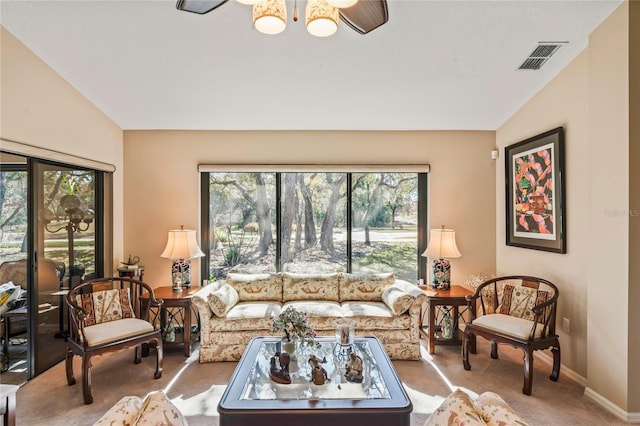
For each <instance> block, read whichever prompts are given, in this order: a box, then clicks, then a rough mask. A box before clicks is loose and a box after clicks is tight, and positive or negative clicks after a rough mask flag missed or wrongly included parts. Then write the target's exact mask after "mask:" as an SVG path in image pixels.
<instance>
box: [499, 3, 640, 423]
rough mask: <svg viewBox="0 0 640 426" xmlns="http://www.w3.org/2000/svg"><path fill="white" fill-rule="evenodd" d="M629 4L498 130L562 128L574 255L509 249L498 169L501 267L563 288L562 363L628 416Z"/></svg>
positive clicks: (522, 134)
mask: <svg viewBox="0 0 640 426" xmlns="http://www.w3.org/2000/svg"><path fill="white" fill-rule="evenodd" d="M628 8H629V4H628V3H624V4H622V5H621V6H620V7H619V8H618V9H617V10H616V11H614V13H613V14H612V15H611V16H609V17H608V18H607V19H606V20H605V21H604V22H603V23H602V25H600V26H599V27H598V28H597V29H596V30H595V31H594V32H593V33H592V34H591V36H590V38H589V47H588V48H587V49H586V50H585V51H584V52H583V53H581V54H580V55H579V56H578V57H577V58H576V59H575V60H574V61H572V63H571V64H570V65H569V66H567V67H566V68H565V69H563V70H562V71H561V73H560V74H559V75H558V76H557V77H556V78H555V79H553V80H552V81H551V82H550V83H549V84H548V85H547V86H546V87H545V88H543V89H542V90H541V91H540V92H538V93H537V94H536V95H535V96H534V97H533V98H532V99H531V100H530V101H529V102H527V104H526V105H525V106H524V107H522V108H521V109H520V110H519V111H518V112H517V113H516V114H514V115H513V116H512V117H511V118H510V119H509V120H508V121H507V122H505V123H504V124H503V125H502V126H501V127H500V128H499V129H498V130H497V132H496V141H497V145H498V146H499V147H500V148H503V147H505V146H507V145H510V144H512V143H515V142H518V141H520V140H523V139H526V138H528V137H530V136H533V135H536V134H538V133H541V132H543V131H545V130H550V129H552V128H554V127H557V126H563V127H564V129H565V155H566V157H565V167H566V169H565V182H566V205H567V238H568V239H567V253H566V254H563V255H561V254H552V253H545V252H538V251H533V250H527V249H520V248H514V247H507V246H506V245H505V244H504V241H505V236H504V232H505V231H504V227H503V225H502V224H503V223H504V220H505V217H504V215H505V214H504V196H503V195H501V194H502V193H503V187H502V185H503V183H502V181H501V177H502V176H504V164H503V163H501V164H500V165H499V167H498V170H497V176H498V182H497V185H496V190H497V191H498V197H497V200H498V202H497V204H496V206H497V211H496V220H497V224H498V225H497V230H498V232H497V241H498V247H497V251H496V261H497V270H498V273H499V274H504V273H510V272H524V273H531V274H533V275H539V276H542V277H547V278H549V279H550V280H551V281H554V282H556V284H558V286H559V287H560V295H561V296H560V305H559V310H558V318H559V322H560V323H561V320H562V318H563V317H567V318H569V319H570V320H571V332H570V333H569V334H566V333H564V332H562V330H561V329H560V330H559V334H560V342H561V345H562V360H563V365H565V366H566V367H569V368H570V369H572V370H573V371H575V372H577V373H578V374H579V375H580V376H583V377H584V378H585V379H586V386H587V393H588V394H589V395H590V396H593V397H596V398H599V399H600V401H601V402H602V403H604V404H605V405H608V406H609V408H610V409H612V411H615V412H616V413H618V414H619V415H621V416H626V415H627V413H629V412H633V411H637V410H638V404H637V401H638V396H639V395H637V392H635V393H633V392H631V391H630V390H631V388H632V386H630V383H633V386H634V387H637V386H638V384H637V383H636V382H637V380H638V374H637V369H638V367H637V365H636V364H637V358H636V359H630V358H629V357H630V355H633V354H637V353H638V348H637V347H636V346H632V343H631V341H632V340H631V339H630V335H631V334H633V333H634V332H633V331H631V330H630V327H629V325H630V322H631V321H630V320H631V319H632V317H631V316H630V313H629V310H630V307H635V306H637V302H638V300H637V299H638V297H637V295H636V294H635V293H634V292H632V291H631V290H630V282H631V281H630V279H631V277H632V276H634V277H635V280H637V279H638V275H640V274H639V273H638V271H637V269H638V265H637V262H635V263H632V262H631V259H634V258H635V259H637V258H638V248H635V247H633V246H632V247H630V245H629V236H630V234H629V232H630V217H629V214H628V212H629V211H630V208H631V206H630V200H633V199H634V197H633V194H631V193H630V191H629V188H630V182H631V181H634V180H635V181H636V182H637V178H638V174H637V172H635V173H633V174H630V172H629V170H630V168H633V167H634V165H633V164H634V163H635V164H637V160H638V152H635V154H634V152H633V151H632V152H631V154H632V155H633V157H632V156H630V146H629V117H630V110H629V100H628V95H629V61H628V55H629V49H628V47H629V14H628ZM612 46H615V47H616V48H612ZM636 116H637V115H636ZM636 125H637V124H636ZM636 197H637V196H636ZM631 220H634V221H636V222H637V221H638V220H640V219H635V218H631ZM636 226H638V225H636ZM631 229H633V228H631ZM636 282H637V281H636ZM636 287H637V284H636ZM636 292H637V290H636ZM632 297H633V298H634V301H635V303H634V302H632V300H631V299H632ZM587 313H588V315H587ZM636 324H637V321H636ZM559 328H560V327H559ZM635 334H637V332H636V333H635ZM634 340H637V339H634ZM636 345H637V344H636ZM634 371H635V372H636V374H635V375H633V374H631V373H632V372H634ZM634 401H635V402H634Z"/></svg>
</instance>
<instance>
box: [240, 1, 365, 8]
mask: <svg viewBox="0 0 640 426" xmlns="http://www.w3.org/2000/svg"><path fill="white" fill-rule="evenodd" d="M238 1H240V0H238ZM327 3H329V4H330V5H331V6H333V7H337V8H338V9H345V8H347V7H351V6H353V5H354V4H356V3H358V0H327Z"/></svg>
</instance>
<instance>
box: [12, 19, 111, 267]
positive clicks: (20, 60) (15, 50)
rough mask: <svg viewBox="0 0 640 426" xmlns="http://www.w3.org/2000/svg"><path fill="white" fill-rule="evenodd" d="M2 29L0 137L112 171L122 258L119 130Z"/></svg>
mask: <svg viewBox="0 0 640 426" xmlns="http://www.w3.org/2000/svg"><path fill="white" fill-rule="evenodd" d="M0 28H1V33H0V35H1V43H2V44H1V46H0V47H1V49H0V52H1V53H0V54H1V58H2V59H1V84H0V93H1V94H0V96H1V97H0V104H1V105H2V110H1V112H0V137H1V138H3V139H7V140H12V141H15V142H20V143H23V144H27V145H32V146H36V147H40V148H46V149H49V150H54V151H59V152H63V153H67V154H73V155H75V156H79V157H84V158H88V159H92V160H95V161H101V162H105V163H110V164H113V165H115V166H116V172H115V174H114V192H115V193H116V194H117V195H116V197H115V199H114V253H115V256H116V257H117V258H118V259H119V258H121V257H122V222H123V218H122V198H121V196H119V195H118V194H122V186H123V185H122V137H123V136H122V130H121V129H120V128H119V127H118V126H117V125H115V123H113V122H112V121H111V120H110V119H109V118H108V117H107V116H105V115H104V114H103V113H102V112H101V111H100V110H99V109H97V108H96V107H95V106H94V105H93V104H92V103H91V102H89V101H88V100H87V99H86V98H85V97H83V96H82V95H81V94H80V93H79V92H78V91H77V90H75V89H74V88H73V87H72V86H71V85H70V84H69V83H67V82H66V81H65V80H64V79H62V78H61V77H60V76H59V75H58V74H57V73H56V72H55V71H53V70H52V69H51V68H50V67H49V66H48V65H47V64H45V63H44V62H43V61H42V60H41V59H40V58H38V57H37V56H36V55H35V54H34V53H33V52H31V51H30V50H29V49H28V48H27V47H26V46H24V45H23V44H22V43H21V42H20V41H18V40H17V39H16V38H15V37H14V36H13V35H12V34H11V33H9V32H8V31H7V30H6V29H5V28H4V27H0ZM0 148H1V146H0Z"/></svg>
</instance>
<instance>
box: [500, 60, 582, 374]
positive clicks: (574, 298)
mask: <svg viewBox="0 0 640 426" xmlns="http://www.w3.org/2000/svg"><path fill="white" fill-rule="evenodd" d="M587 65H588V56H587V53H585V52H583V53H582V54H580V55H579V56H578V57H577V58H576V59H575V60H574V61H573V62H571V64H569V65H568V66H567V67H566V68H565V69H564V70H562V71H561V72H560V74H559V75H558V76H557V77H556V78H555V79H554V80H552V81H551V82H550V83H549V84H548V85H547V86H546V87H545V88H544V89H543V90H542V91H540V92H538V93H537V94H536V95H535V96H534V97H533V98H532V99H531V100H530V101H529V102H528V103H527V104H526V105H525V106H524V107H522V108H521V109H520V110H519V111H518V112H517V113H516V114H515V115H514V116H513V117H511V118H510V119H509V120H508V121H507V122H505V123H504V124H503V125H502V126H501V127H500V128H499V129H498V131H497V132H496V144H497V146H498V147H499V148H500V151H501V155H502V156H503V155H504V147H505V146H508V145H511V144H513V143H516V142H519V141H521V140H524V139H527V138H529V137H531V136H535V135H537V134H540V133H542V132H545V131H547V130H551V129H553V128H556V127H559V126H562V127H564V129H565V161H566V163H565V170H566V175H565V185H566V187H565V189H566V193H567V197H566V204H567V208H566V214H567V216H566V224H567V253H566V254H557V253H549V252H543V251H536V250H530V249H524V248H518V247H511V246H507V245H506V244H505V239H506V237H505V232H506V230H505V226H504V223H505V194H504V191H505V190H504V168H505V161H504V158H501V161H500V162H499V163H498V170H497V182H496V191H497V193H498V195H497V204H496V206H497V207H496V220H497V238H496V239H497V242H498V244H497V251H496V261H497V270H498V274H499V275H508V274H531V275H534V276H539V277H542V278H546V279H548V280H550V281H551V282H553V283H555V284H556V285H557V286H558V287H559V289H560V299H559V305H558V318H559V319H561V318H562V317H567V318H569V319H570V321H571V334H570V335H567V334H565V333H563V332H562V330H561V327H558V329H559V334H560V342H561V345H562V363H563V365H565V366H567V367H569V368H570V369H572V370H574V371H576V372H577V373H578V374H580V375H582V376H586V373H587V360H586V352H587V351H586V348H587V310H586V303H587V277H588V273H587V268H586V264H587V258H588V255H589V221H588V218H587V217H586V215H585V214H584V211H585V209H586V208H587V205H588V200H589V188H588V186H587V185H585V184H584V183H585V182H586V181H587V179H588V176H589V172H590V170H589V168H588V167H585V166H584V165H585V164H587V162H588V158H589V156H588V136H589V134H588V120H587V101H588V96H587V95H588V92H587V90H588V72H587ZM559 322H560V323H561V321H559Z"/></svg>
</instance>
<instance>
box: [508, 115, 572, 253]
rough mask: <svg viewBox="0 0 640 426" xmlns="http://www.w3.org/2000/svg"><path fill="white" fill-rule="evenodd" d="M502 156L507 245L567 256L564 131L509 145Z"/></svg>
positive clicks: (550, 131)
mask: <svg viewBox="0 0 640 426" xmlns="http://www.w3.org/2000/svg"><path fill="white" fill-rule="evenodd" d="M504 153H505V186H506V221H505V222H506V231H507V232H506V243H507V245H508V246H514V247H522V248H528V249H533V250H542V251H549V252H553V253H566V251H567V246H566V234H567V229H566V223H565V216H566V214H565V183H564V129H563V128H562V127H558V128H555V129H553V130H549V131H547V132H545V133H541V134H539V135H537V136H533V137H531V138H529V139H525V140H523V141H521V142H518V143H515V144H513V145H509V146H507V147H505V149H504Z"/></svg>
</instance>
